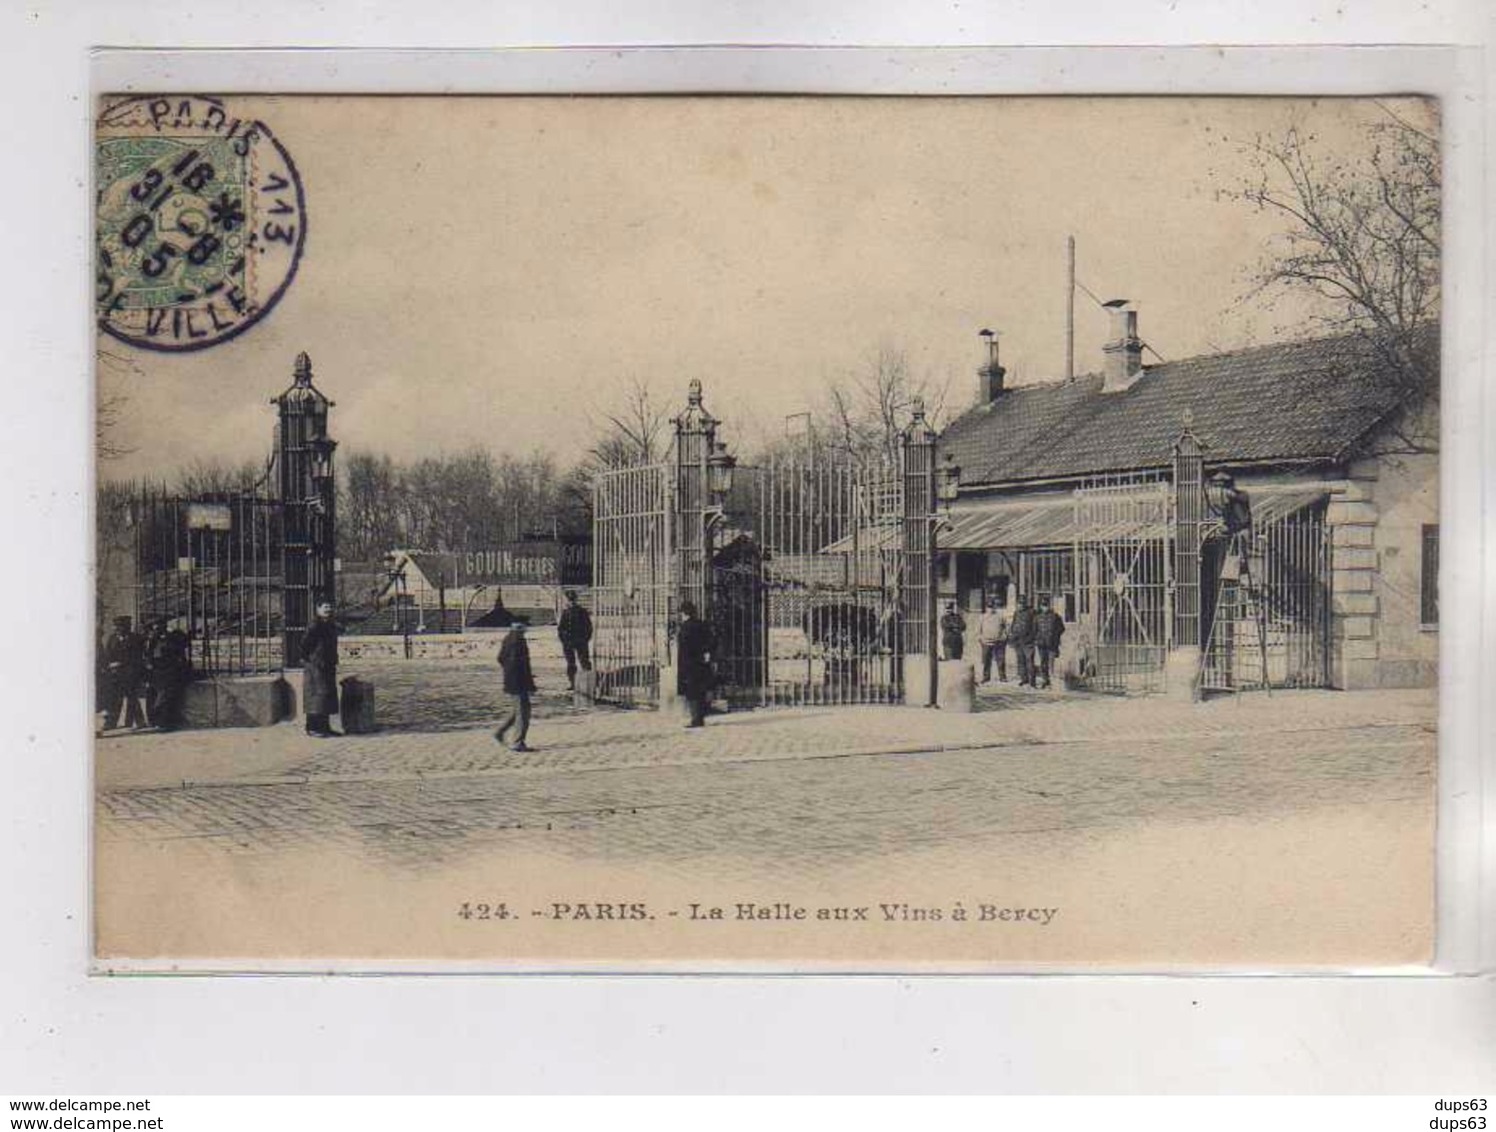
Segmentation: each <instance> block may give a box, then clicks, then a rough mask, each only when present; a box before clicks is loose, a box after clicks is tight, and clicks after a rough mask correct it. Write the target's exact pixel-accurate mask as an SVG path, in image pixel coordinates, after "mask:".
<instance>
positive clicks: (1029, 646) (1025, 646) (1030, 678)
mask: <svg viewBox="0 0 1496 1132" xmlns="http://www.w3.org/2000/svg"><path fill="white" fill-rule="evenodd" d="M1008 643H1009V644H1010V645H1012V646H1013V655H1014V656H1015V657H1017V659H1018V686H1019V687H1020V688H1023V687H1029V688H1032V687H1034V611H1033V609H1032V608H1030V606H1029V599H1028V598H1027V597H1026V596H1025V597H1020V598H1019V599H1018V610H1017V612H1015V613H1014V614H1013V620H1012V621H1011V622H1010V623H1009V625H1008Z"/></svg>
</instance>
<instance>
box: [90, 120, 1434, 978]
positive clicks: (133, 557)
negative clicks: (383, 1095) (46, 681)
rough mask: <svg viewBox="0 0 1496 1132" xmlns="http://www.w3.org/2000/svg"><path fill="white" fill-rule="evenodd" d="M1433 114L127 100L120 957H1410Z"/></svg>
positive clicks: (1428, 411)
mask: <svg viewBox="0 0 1496 1132" xmlns="http://www.w3.org/2000/svg"><path fill="white" fill-rule="evenodd" d="M1440 138H1441V125H1440V114H1439V106H1438V104H1437V102H1435V101H1433V100H1427V99H1418V98H1409V97H1395V98H1394V97H1388V98H1317V99H1310V98H1229V99H1228V98H1183V97H1157V98H1136V99H1133V98H1115V97H1083V98H1082V97H1069V98H1044V97H1023V98H1020V97H940V98H932V97H919V98H916V97H884V98H873V97H755V96H722V97H695V96H689V97H688V96H673V97H614V96H607V97H588V98H568V97H528V96H527V97H513V96H504V97H499V96H493V97H484V96H465V97H454V96H440V97H413V96H412V97H407V96H359V97H355V96H328V95H285V96H280V97H272V96H266V95H235V94H233V93H224V94H212V93H208V92H200V91H179V92H168V93H162V94H151V95H134V94H122V95H113V96H105V97H103V98H102V99H100V101H99V104H98V106H97V107H96V119H95V122H94V131H93V140H94V151H93V152H94V154H95V168H94V179H95V194H94V201H95V210H96V212H95V228H96V233H97V246H96V249H95V256H96V268H97V272H96V275H97V280H96V295H95V299H96V316H97V327H98V333H97V340H98V354H97V373H96V377H97V411H98V427H97V461H96V469H97V509H96V520H97V523H96V526H97V530H96V538H97V543H96V566H97V579H98V600H97V609H96V618H97V639H96V646H97V649H96V669H95V681H96V689H97V695H96V698H95V702H94V704H93V705H92V706H93V708H94V709H95V711H96V717H95V718H96V734H97V740H96V743H95V749H94V759H95V772H94V781H95V844H94V886H95V889H94V901H95V907H94V927H95V952H96V956H97V959H98V962H99V964H100V965H101V966H102V967H104V968H109V967H113V966H129V965H130V964H132V963H136V962H161V961H170V962H173V963H177V964H180V965H181V966H183V967H186V968H191V967H194V966H203V967H218V966H236V965H239V966H251V967H253V966H255V965H286V964H290V965H293V966H294V965H297V964H311V965H315V966H316V967H317V968H319V969H327V968H328V967H329V966H336V965H337V964H339V963H342V962H347V963H356V964H363V965H371V964H372V965H375V966H377V965H380V964H388V965H392V966H394V965H403V966H410V965H415V966H422V965H428V966H431V967H432V968H438V967H441V966H443V965H447V964H461V965H463V966H465V967H482V968H492V969H496V970H499V969H503V970H513V969H536V970H539V969H545V970H555V969H563V970H582V969H596V968H610V969H622V970H642V969H677V970H679V969H708V968H710V969H720V968H722V967H731V968H737V969H776V970H781V969H788V970H823V969H837V970H887V969H900V970H973V969H975V970H1013V969H1032V968H1045V969H1081V968H1085V969H1120V970H1142V969H1147V970H1154V969H1164V968H1169V969H1172V968H1197V969H1198V968H1206V969H1221V968H1242V967H1252V968H1264V967H1273V968H1335V969H1341V968H1347V967H1359V966H1384V965H1401V964H1421V963H1425V962H1427V961H1428V960H1429V958H1430V956H1431V954H1432V949H1433V935H1434V829H1435V820H1434V819H1435V769H1436V756H1437V735H1436V726H1435V724H1436V719H1437V707H1438V694H1437V687H1438V669H1437V659H1438V644H1439V633H1438V627H1439V589H1438V578H1439V443H1438V442H1439V402H1440V396H1439V394H1440V342H1439V312H1440V268H1441V254H1440V249H1441V196H1442V194H1441V184H1440V169H1441V148H1440Z"/></svg>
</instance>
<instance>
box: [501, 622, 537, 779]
mask: <svg viewBox="0 0 1496 1132" xmlns="http://www.w3.org/2000/svg"><path fill="white" fill-rule="evenodd" d="M526 628H527V626H526V625H525V623H524V622H523V621H520V620H516V621H513V622H511V623H510V625H509V632H508V633H506V634H505V635H504V643H503V644H501V645H500V646H499V667H500V668H501V669H502V670H503V672H504V695H506V696H507V697H508V698H509V706H508V708H507V709H506V710H505V712H504V717H503V718H502V719H501V720H500V721H499V729H498V730H497V731H495V732H494V733H493V737H494V739H495V740H497V741H498V742H500V743H502V742H504V736H505V735H507V734H508V732H509V731H510V729H511V728H512V729H513V730H514V745H513V746H511V747H510V748H509V749H510V750H511V751H528V750H529V749H530V748H529V747H528V746H527V745H526V744H525V739H526V738H527V737H528V736H529V734H530V694H531V693H532V692H534V691H535V690H536V688H535V673H534V671H533V670H532V669H531V668H530V644H529V642H528V641H526V640H525V629H526Z"/></svg>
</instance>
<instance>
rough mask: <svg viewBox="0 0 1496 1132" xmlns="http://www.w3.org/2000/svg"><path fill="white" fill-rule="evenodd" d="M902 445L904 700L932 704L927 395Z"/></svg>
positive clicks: (934, 657) (931, 460)
mask: <svg viewBox="0 0 1496 1132" xmlns="http://www.w3.org/2000/svg"><path fill="white" fill-rule="evenodd" d="M899 439H900V442H901V447H902V449H903V463H904V468H903V476H904V493H903V495H904V516H903V540H902V551H903V558H904V562H903V571H902V572H903V585H902V586H901V587H900V591H901V592H900V605H901V606H902V609H901V610H900V614H901V617H900V620H901V624H902V626H903V634H902V644H903V650H902V651H903V656H904V701H905V702H906V703H911V704H921V705H924V706H926V707H933V706H934V705H935V702H936V682H937V673H938V671H939V659H938V658H939V654H938V652H937V650H936V641H935V599H936V593H935V523H936V518H937V515H936V502H935V430H934V429H933V428H931V427H930V424H929V422H928V421H926V420H925V403H924V399H923V398H919V397H916V398H915V400H914V419H913V420H912V421H910V422H909V427H908V428H906V429H905V430H904V431H903V433H901V434H900V437H899Z"/></svg>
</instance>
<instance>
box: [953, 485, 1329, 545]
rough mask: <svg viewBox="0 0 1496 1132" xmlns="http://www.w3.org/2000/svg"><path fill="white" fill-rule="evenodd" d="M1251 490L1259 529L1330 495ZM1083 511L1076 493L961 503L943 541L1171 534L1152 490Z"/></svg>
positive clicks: (1051, 541)
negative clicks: (995, 501)
mask: <svg viewBox="0 0 1496 1132" xmlns="http://www.w3.org/2000/svg"><path fill="white" fill-rule="evenodd" d="M1246 490H1247V498H1248V499H1249V500H1250V501H1251V504H1252V522H1253V525H1254V526H1256V527H1258V528H1261V527H1264V526H1266V525H1267V524H1269V523H1274V522H1277V521H1279V520H1282V519H1284V518H1286V517H1288V516H1289V515H1292V514H1293V513H1294V512H1295V511H1298V510H1300V509H1302V508H1305V507H1311V506H1314V505H1315V504H1318V503H1321V502H1323V501H1324V499H1325V498H1326V493H1325V491H1324V490H1323V489H1322V488H1265V487H1263V488H1253V487H1251V486H1248V487H1247V489H1246ZM1080 514H1081V513H1080V509H1079V508H1078V507H1077V505H1076V500H1075V497H1074V496H1069V495H1067V496H1054V497H1052V498H1049V499H1044V500H1032V499H1031V500H1028V501H1024V502H1020V501H1017V500H1014V501H1012V502H1001V503H985V504H977V505H974V506H971V507H965V508H963V507H960V506H958V507H957V508H956V509H955V511H954V514H953V515H952V516H951V520H952V522H951V526H950V528H949V529H946V530H942V531H941V532H940V535H939V543H940V547H941V549H942V550H1006V549H1021V548H1024V547H1037V546H1069V545H1071V544H1073V543H1075V542H1077V541H1081V540H1083V541H1087V542H1097V541H1112V540H1117V539H1145V538H1163V537H1164V536H1165V533H1166V532H1165V529H1164V528H1165V526H1166V525H1167V524H1166V523H1165V522H1164V521H1163V518H1164V515H1165V512H1164V510H1163V508H1162V507H1160V506H1158V496H1157V495H1156V494H1155V493H1152V492H1148V493H1137V494H1128V495H1126V496H1116V497H1113V498H1112V499H1110V500H1108V502H1107V505H1106V506H1105V507H1101V508H1096V507H1093V508H1091V509H1090V511H1089V515H1088V518H1086V519H1084V520H1083V519H1081V517H1080ZM1082 523H1083V524H1084V530H1082V529H1081V526H1082Z"/></svg>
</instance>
